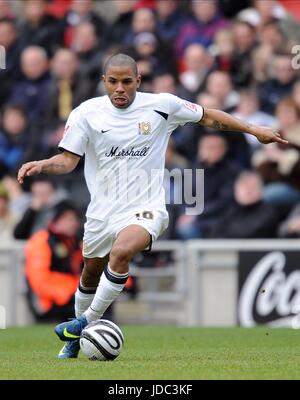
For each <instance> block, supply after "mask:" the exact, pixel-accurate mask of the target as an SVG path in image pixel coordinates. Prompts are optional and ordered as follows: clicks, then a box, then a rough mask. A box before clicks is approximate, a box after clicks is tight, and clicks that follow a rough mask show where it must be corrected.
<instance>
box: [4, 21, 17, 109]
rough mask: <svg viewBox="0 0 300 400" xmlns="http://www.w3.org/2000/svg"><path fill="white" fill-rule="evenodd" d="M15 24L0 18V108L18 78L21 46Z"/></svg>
mask: <svg viewBox="0 0 300 400" xmlns="http://www.w3.org/2000/svg"><path fill="white" fill-rule="evenodd" d="M17 36H18V33H17V30H16V27H15V24H14V22H13V21H12V20H10V19H2V20H0V46H3V47H4V48H5V53H6V54H5V68H0V87H1V90H0V108H1V107H2V106H3V105H4V103H5V102H6V101H7V99H8V97H9V96H10V92H11V88H12V85H13V83H14V82H15V81H16V80H17V79H19V78H20V74H21V72H20V68H19V62H20V52H21V47H20V43H19V40H18V38H17Z"/></svg>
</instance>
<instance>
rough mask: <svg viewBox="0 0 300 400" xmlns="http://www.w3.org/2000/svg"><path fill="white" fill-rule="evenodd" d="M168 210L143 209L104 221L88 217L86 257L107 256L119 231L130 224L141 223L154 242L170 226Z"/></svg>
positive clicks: (84, 245) (84, 248) (84, 249)
mask: <svg viewBox="0 0 300 400" xmlns="http://www.w3.org/2000/svg"><path fill="white" fill-rule="evenodd" d="M168 224H169V215H168V213H167V211H166V210H151V211H149V210H142V211H140V212H128V213H123V214H117V215H113V216H111V217H109V218H107V219H106V220H104V221H101V220H98V219H94V218H90V217H87V221H86V223H85V224H84V236H83V251H82V254H83V256H84V257H86V258H94V257H100V258H102V257H105V256H106V255H107V254H108V253H109V252H110V250H111V248H112V246H113V244H114V241H115V240H116V238H117V236H118V234H119V232H120V231H121V230H122V229H124V228H126V227H127V226H129V225H140V226H142V227H143V228H145V229H146V230H147V231H148V232H149V234H150V235H151V238H152V242H154V241H155V240H156V239H157V238H158V236H159V235H161V234H162V233H163V232H164V231H165V230H166V229H167V227H168Z"/></svg>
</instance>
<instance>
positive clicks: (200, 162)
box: [176, 132, 240, 239]
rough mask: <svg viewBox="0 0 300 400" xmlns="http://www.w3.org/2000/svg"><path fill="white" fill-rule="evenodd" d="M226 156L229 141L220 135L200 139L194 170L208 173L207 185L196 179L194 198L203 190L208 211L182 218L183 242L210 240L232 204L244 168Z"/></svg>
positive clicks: (178, 232)
mask: <svg viewBox="0 0 300 400" xmlns="http://www.w3.org/2000/svg"><path fill="white" fill-rule="evenodd" d="M226 152H227V143H226V140H225V139H224V137H223V136H222V135H220V134H219V133H216V132H212V133H210V134H207V135H204V136H203V137H202V138H201V139H200V141H199V147H198V155H197V160H196V163H195V164H194V165H193V168H194V169H203V170H204V182H203V181H202V182H197V181H195V175H194V181H193V194H194V195H195V194H196V193H199V188H200V187H201V193H203V196H204V199H203V201H204V203H203V204H204V210H203V212H202V214H200V215H197V216H194V215H182V216H180V217H179V218H178V220H177V226H176V235H177V237H179V238H180V239H194V238H206V237H207V235H208V234H209V232H210V230H211V228H212V227H213V226H214V224H216V223H217V222H218V221H219V220H220V218H221V217H222V215H223V213H224V211H225V210H226V208H227V207H229V206H230V205H231V204H232V202H233V184H234V181H235V178H236V176H237V175H238V173H239V172H240V168H239V167H238V166H237V165H236V164H235V163H233V162H232V161H229V160H228V159H227V157H226ZM196 185H197V187H198V191H197V190H196ZM200 185H201V186H200Z"/></svg>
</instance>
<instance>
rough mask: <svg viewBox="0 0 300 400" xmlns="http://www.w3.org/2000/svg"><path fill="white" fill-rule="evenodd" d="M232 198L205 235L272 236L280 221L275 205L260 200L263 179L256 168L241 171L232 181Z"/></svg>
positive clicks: (224, 236) (234, 236) (222, 237)
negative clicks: (229, 204) (253, 170)
mask: <svg viewBox="0 0 300 400" xmlns="http://www.w3.org/2000/svg"><path fill="white" fill-rule="evenodd" d="M234 200H235V203H234V204H232V205H231V206H230V207H229V208H228V209H227V210H225V212H224V214H223V216H222V217H221V218H220V220H219V221H218V223H217V224H215V226H214V227H213V228H212V230H211V232H210V234H209V237H210V238H213V239H256V238H257V239H258V238H261V239H263V238H274V237H276V231H277V227H278V224H279V221H280V217H279V213H278V210H277V209H276V207H273V206H272V205H270V204H267V203H265V202H264V201H263V182H262V180H261V178H260V176H259V175H258V174H257V173H256V172H252V171H244V172H242V173H241V174H240V175H239V176H238V177H237V179H236V181H235V183H234Z"/></svg>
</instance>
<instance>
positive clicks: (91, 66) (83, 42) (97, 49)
mask: <svg viewBox="0 0 300 400" xmlns="http://www.w3.org/2000/svg"><path fill="white" fill-rule="evenodd" d="M71 49H72V50H73V51H75V52H76V54H77V56H78V59H79V62H80V64H79V73H80V74H81V75H82V77H83V78H86V79H88V80H89V81H90V82H91V83H92V84H93V85H96V84H97V83H98V81H99V66H100V65H101V63H102V58H103V43H102V42H101V39H100V38H99V37H97V34H96V29H95V26H94V24H93V23H91V22H82V23H80V24H78V25H77V26H76V28H75V29H74V35H73V40H72V42H71Z"/></svg>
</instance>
